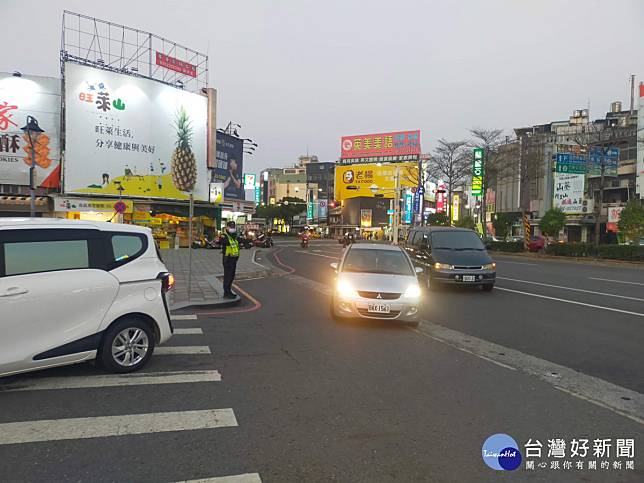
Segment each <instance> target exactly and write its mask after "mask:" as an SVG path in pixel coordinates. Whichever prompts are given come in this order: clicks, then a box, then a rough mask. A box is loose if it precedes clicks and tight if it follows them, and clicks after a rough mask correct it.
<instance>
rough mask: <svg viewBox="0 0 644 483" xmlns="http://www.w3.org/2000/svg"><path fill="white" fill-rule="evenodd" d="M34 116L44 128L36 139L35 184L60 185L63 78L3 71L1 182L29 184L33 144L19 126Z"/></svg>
mask: <svg viewBox="0 0 644 483" xmlns="http://www.w3.org/2000/svg"><path fill="white" fill-rule="evenodd" d="M27 116H32V117H34V118H35V119H36V120H37V121H38V125H39V126H40V128H41V129H42V130H43V131H44V132H43V133H41V134H40V135H38V137H37V138H36V140H35V151H36V152H35V154H36V159H35V161H36V162H35V168H36V169H35V174H36V184H37V185H38V186H43V187H47V188H58V187H59V186H60V145H59V143H60V80H59V79H54V78H52V77H36V76H24V75H21V76H14V75H12V74H4V73H3V74H0V184H14V185H24V186H27V185H29V167H30V166H31V162H32V156H31V144H30V142H29V138H28V137H27V135H26V134H25V133H24V132H23V131H22V130H21V129H20V128H22V127H24V126H25V125H26V124H27Z"/></svg>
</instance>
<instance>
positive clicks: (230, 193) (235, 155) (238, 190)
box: [210, 131, 246, 200]
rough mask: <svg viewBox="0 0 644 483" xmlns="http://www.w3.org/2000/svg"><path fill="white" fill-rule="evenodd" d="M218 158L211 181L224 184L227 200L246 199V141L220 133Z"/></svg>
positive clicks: (212, 171) (218, 137)
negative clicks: (244, 173)
mask: <svg viewBox="0 0 644 483" xmlns="http://www.w3.org/2000/svg"><path fill="white" fill-rule="evenodd" d="M216 158H217V164H216V166H215V167H214V168H213V169H212V170H211V178H210V181H211V182H213V183H223V185H224V198H225V199H227V200H243V199H245V195H246V193H245V191H244V184H243V183H244V178H243V176H244V175H243V172H244V140H243V139H239V138H238V137H235V136H231V135H230V134H226V133H223V132H219V131H218V132H217V156H216Z"/></svg>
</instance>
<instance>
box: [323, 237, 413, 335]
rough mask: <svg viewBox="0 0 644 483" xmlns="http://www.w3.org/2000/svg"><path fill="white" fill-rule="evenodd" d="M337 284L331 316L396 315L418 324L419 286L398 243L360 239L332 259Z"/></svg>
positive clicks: (409, 261)
mask: <svg viewBox="0 0 644 483" xmlns="http://www.w3.org/2000/svg"><path fill="white" fill-rule="evenodd" d="M331 268H333V269H334V270H335V271H336V274H337V278H336V286H335V290H334V293H333V296H332V298H331V307H330V309H331V317H332V318H333V319H335V320H339V319H343V318H365V319H395V320H397V321H400V322H406V323H409V324H412V325H418V315H419V308H420V302H421V290H420V286H419V284H418V277H417V274H418V273H421V272H422V269H421V268H414V266H413V264H412V262H411V260H410V259H409V256H408V255H407V254H406V253H405V251H404V250H402V249H401V248H400V247H398V246H392V245H383V244H376V243H359V244H355V245H351V246H350V247H349V248H347V249H346V251H345V252H344V255H343V257H342V261H341V262H340V263H339V264H338V263H332V264H331Z"/></svg>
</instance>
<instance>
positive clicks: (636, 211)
mask: <svg viewBox="0 0 644 483" xmlns="http://www.w3.org/2000/svg"><path fill="white" fill-rule="evenodd" d="M617 227H618V228H619V231H620V232H622V233H623V234H624V236H625V237H626V239H627V240H629V241H639V239H640V238H643V237H644V205H642V203H641V202H640V201H638V200H631V201H629V202H628V203H627V204H626V206H625V207H624V209H623V210H622V212H621V213H620V215H619V221H618V222H617Z"/></svg>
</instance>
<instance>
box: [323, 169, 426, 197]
mask: <svg viewBox="0 0 644 483" xmlns="http://www.w3.org/2000/svg"><path fill="white" fill-rule="evenodd" d="M398 170H399V171H400V186H401V187H403V188H416V187H417V186H418V163H396V164H382V165H380V166H378V164H353V165H349V166H336V168H335V199H336V200H338V201H342V200H345V199H347V198H357V197H362V196H368V197H374V196H375V195H382V197H383V198H393V197H394V188H395V186H396V171H398ZM372 187H375V188H377V189H372Z"/></svg>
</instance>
